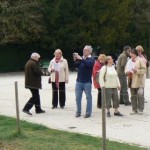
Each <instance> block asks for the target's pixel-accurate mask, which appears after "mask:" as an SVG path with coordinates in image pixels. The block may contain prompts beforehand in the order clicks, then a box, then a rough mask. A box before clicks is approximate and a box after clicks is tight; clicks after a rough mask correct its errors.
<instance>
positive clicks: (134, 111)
mask: <svg viewBox="0 0 150 150" xmlns="http://www.w3.org/2000/svg"><path fill="white" fill-rule="evenodd" d="M136 114H138V111H137V110H133V111H132V112H131V113H130V115H136Z"/></svg>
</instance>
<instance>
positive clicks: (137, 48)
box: [135, 45, 144, 52]
mask: <svg viewBox="0 0 150 150" xmlns="http://www.w3.org/2000/svg"><path fill="white" fill-rule="evenodd" d="M135 49H136V50H137V51H138V50H141V51H142V52H144V48H143V47H142V46H141V45H138V46H137V47H136V48H135Z"/></svg>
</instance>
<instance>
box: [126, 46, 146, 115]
mask: <svg viewBox="0 0 150 150" xmlns="http://www.w3.org/2000/svg"><path fill="white" fill-rule="evenodd" d="M130 56H131V59H129V60H128V62H127V65H126V69H125V72H126V74H128V78H131V80H130V82H131V83H130V92H131V103H132V111H133V112H132V113H131V115H134V114H138V113H139V114H143V110H144V92H143V94H142V95H139V94H138V90H139V88H140V87H143V88H144V86H145V82H143V81H144V80H143V78H144V75H145V73H146V65H145V63H144V62H143V61H142V59H141V58H140V57H138V52H137V50H136V49H132V50H131V52H130Z"/></svg>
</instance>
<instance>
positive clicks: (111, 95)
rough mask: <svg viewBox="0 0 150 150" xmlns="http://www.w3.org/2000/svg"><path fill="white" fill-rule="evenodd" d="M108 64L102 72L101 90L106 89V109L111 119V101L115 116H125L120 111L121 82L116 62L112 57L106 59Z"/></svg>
mask: <svg viewBox="0 0 150 150" xmlns="http://www.w3.org/2000/svg"><path fill="white" fill-rule="evenodd" d="M106 64H107V65H105V66H103V67H102V68H101V70H100V80H99V81H100V85H101V88H103V87H104V88H105V92H106V93H105V95H106V109H107V117H111V114H110V108H111V107H112V105H111V100H112V101H113V108H114V109H115V112H114V115H115V116H123V115H122V114H121V113H120V112H119V111H118V107H119V97H118V89H120V82H119V79H118V76H117V72H116V70H115V67H114V62H113V59H112V57H111V56H107V57H106Z"/></svg>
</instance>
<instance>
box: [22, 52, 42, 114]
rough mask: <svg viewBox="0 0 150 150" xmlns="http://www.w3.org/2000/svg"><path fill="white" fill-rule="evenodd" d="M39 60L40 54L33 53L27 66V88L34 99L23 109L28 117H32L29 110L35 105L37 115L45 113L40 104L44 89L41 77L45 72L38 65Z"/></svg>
mask: <svg viewBox="0 0 150 150" xmlns="http://www.w3.org/2000/svg"><path fill="white" fill-rule="evenodd" d="M39 59H40V55H39V54H38V53H32V55H31V58H30V59H29V60H28V61H27V63H26V65H25V88H28V89H29V90H30V91H31V94H32V97H31V98H30V99H29V101H28V102H27V103H26V105H25V106H24V108H23V112H24V113H27V114H28V115H32V114H31V113H30V111H29V110H30V109H31V108H32V107H33V105H35V112H36V113H37V114H39V113H45V111H44V110H42V109H41V104H40V95H39V89H41V88H42V84H41V75H43V72H42V71H41V69H40V67H39V64H38V62H39Z"/></svg>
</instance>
